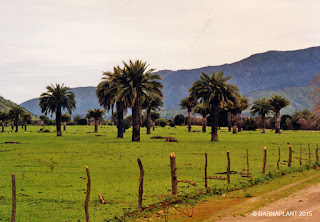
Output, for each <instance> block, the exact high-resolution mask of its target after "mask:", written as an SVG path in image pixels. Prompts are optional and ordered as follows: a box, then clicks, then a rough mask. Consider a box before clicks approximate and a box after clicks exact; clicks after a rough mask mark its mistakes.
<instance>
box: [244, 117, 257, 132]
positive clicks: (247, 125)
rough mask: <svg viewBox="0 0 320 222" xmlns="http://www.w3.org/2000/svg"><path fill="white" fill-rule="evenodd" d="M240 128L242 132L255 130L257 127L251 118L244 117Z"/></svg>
mask: <svg viewBox="0 0 320 222" xmlns="http://www.w3.org/2000/svg"><path fill="white" fill-rule="evenodd" d="M242 128H243V130H256V129H257V128H258V125H257V123H256V121H255V120H254V119H253V118H250V117H244V118H243V121H242Z"/></svg>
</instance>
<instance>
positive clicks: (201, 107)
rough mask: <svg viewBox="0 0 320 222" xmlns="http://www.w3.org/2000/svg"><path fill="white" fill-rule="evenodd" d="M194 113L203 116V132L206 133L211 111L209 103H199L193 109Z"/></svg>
mask: <svg viewBox="0 0 320 222" xmlns="http://www.w3.org/2000/svg"><path fill="white" fill-rule="evenodd" d="M193 113H198V114H200V115H201V116H202V132H203V133H205V132H206V131H207V130H206V128H207V117H208V115H209V113H210V107H209V104H206V103H203V102H202V103H198V104H197V105H196V107H195V108H194V110H193Z"/></svg>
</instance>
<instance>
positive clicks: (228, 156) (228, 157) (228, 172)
mask: <svg viewBox="0 0 320 222" xmlns="http://www.w3.org/2000/svg"><path fill="white" fill-rule="evenodd" d="M227 159H228V167H227V178H228V183H230V168H231V166H230V154H229V150H228V151H227Z"/></svg>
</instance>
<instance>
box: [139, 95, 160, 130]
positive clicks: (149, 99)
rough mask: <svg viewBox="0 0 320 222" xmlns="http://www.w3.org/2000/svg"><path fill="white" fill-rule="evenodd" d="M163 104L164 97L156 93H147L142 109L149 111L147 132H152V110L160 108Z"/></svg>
mask: <svg viewBox="0 0 320 222" xmlns="http://www.w3.org/2000/svg"><path fill="white" fill-rule="evenodd" d="M162 105H163V102H162V99H161V98H160V97H159V96H156V95H150V94H147V95H146V96H145V98H144V101H143V103H142V109H146V111H147V124H146V126H147V134H150V133H151V126H152V119H151V111H155V110H157V109H160V108H159V107H160V106H162Z"/></svg>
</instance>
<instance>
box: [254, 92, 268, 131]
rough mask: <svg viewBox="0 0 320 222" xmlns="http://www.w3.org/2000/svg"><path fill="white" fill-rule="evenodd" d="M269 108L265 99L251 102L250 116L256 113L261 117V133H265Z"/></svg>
mask: <svg viewBox="0 0 320 222" xmlns="http://www.w3.org/2000/svg"><path fill="white" fill-rule="evenodd" d="M270 110H271V106H270V104H269V101H267V100H266V98H262V99H258V100H255V101H254V102H253V106H252V107H251V114H252V115H255V114H256V113H258V114H259V115H260V116H261V125H262V126H261V133H265V128H266V115H268V114H269V112H270Z"/></svg>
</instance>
